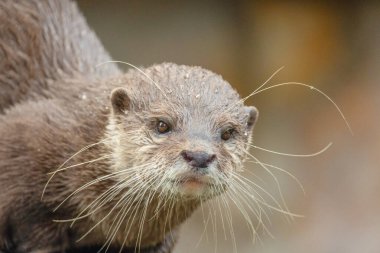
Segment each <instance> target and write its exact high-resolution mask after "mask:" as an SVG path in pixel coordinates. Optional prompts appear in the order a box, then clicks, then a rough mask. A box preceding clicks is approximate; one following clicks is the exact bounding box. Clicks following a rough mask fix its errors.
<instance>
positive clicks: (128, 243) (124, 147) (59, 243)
mask: <svg viewBox="0 0 380 253" xmlns="http://www.w3.org/2000/svg"><path fill="white" fill-rule="evenodd" d="M11 16H12V18H10V17H11ZM1 22H4V23H3V24H5V25H2V26H0V27H1V28H0V29H3V30H1V33H0V34H1V35H0V53H1V54H2V55H1V56H2V61H1V63H0V64H1V66H2V68H1V69H2V70H1V73H0V86H1V94H0V101H1V103H0V106H1V107H0V109H1V110H3V111H5V113H4V114H3V115H2V116H0V171H1V173H0V251H6V252H20V253H21V252H76V251H78V250H94V249H99V248H100V247H101V246H102V245H103V243H105V242H107V238H109V237H107V235H108V232H109V231H110V229H111V232H113V231H115V234H114V237H113V238H112V240H111V241H110V243H109V244H110V247H111V251H112V250H116V251H118V250H119V249H120V248H124V252H133V251H134V250H135V248H136V247H137V248H138V249H139V250H141V252H152V253H153V252H154V253H166V252H171V251H172V248H173V246H174V244H175V241H176V234H177V232H176V231H177V230H178V228H179V225H180V224H181V223H182V222H183V221H184V220H186V219H187V218H188V217H189V216H190V215H191V213H192V212H193V211H194V210H195V209H196V208H197V206H198V205H199V204H200V202H201V201H205V200H207V199H209V198H212V197H214V196H216V195H219V194H221V193H223V192H224V191H225V190H226V189H227V188H228V175H229V173H230V172H231V171H234V170H236V169H238V168H239V167H241V166H242V164H241V163H242V160H243V159H244V157H245V151H246V149H247V147H248V143H249V142H250V140H251V130H252V128H253V125H254V123H255V121H256V119H257V111H256V109H255V108H252V107H245V106H244V105H243V103H242V102H241V101H240V100H239V96H238V94H237V93H236V91H234V90H233V89H232V88H231V86H230V85H229V84H228V83H227V82H225V81H224V80H223V79H222V78H221V77H220V76H218V75H216V74H214V73H212V72H210V71H208V70H205V69H202V68H200V67H189V66H179V65H176V64H171V63H163V64H158V65H154V66H152V67H149V68H146V69H142V71H143V72H144V73H145V74H146V75H147V76H148V77H147V76H144V75H142V74H141V72H139V71H137V70H131V71H129V72H128V73H126V74H123V75H121V74H120V71H119V70H118V69H117V68H116V67H115V66H114V65H112V64H110V65H109V66H107V65H104V66H103V67H100V68H99V69H95V67H94V65H96V63H101V62H104V61H106V60H109V57H108V55H107V53H105V51H104V49H103V48H102V46H101V44H100V43H99V42H98V40H97V39H96V36H95V35H94V34H93V33H92V32H91V31H90V30H89V29H88V28H87V26H86V24H85V22H84V20H83V18H82V16H81V15H80V14H79V12H78V10H77V9H76V7H75V5H74V4H73V3H71V2H69V1H58V0H53V1H37V0H35V1H17V2H15V1H10V0H9V1H8V0H6V1H3V2H1V3H0V23H1ZM27 41H31V43H27ZM159 120H165V121H167V122H168V123H170V125H171V126H172V131H171V132H170V133H168V134H165V135H160V134H158V133H157V131H156V124H157V121H159ZM227 128H234V129H235V132H234V134H233V138H231V140H228V141H223V140H221V139H220V135H221V133H222V132H223V131H225V130H226V129H227ZM93 143H98V144H96V145H95V144H94V145H92V146H91V147H89V148H88V149H85V150H83V151H82V152H81V153H80V154H78V155H77V156H75V157H73V158H72V159H69V160H68V158H70V157H71V156H72V155H73V154H75V153H76V152H77V151H78V150H81V149H82V148H83V147H86V146H87V145H89V144H93ZM183 150H202V151H205V152H209V153H213V154H215V156H216V161H215V162H214V163H213V164H212V165H210V166H209V168H208V169H207V170H203V171H196V172H194V171H193V168H190V167H189V166H188V164H187V163H186V161H184V160H183V159H182V158H181V156H180V155H179V154H180V153H181V151H183ZM66 161H67V163H66V164H65V165H64V167H65V168H66V169H65V170H63V171H59V172H58V173H56V174H54V177H53V178H52V180H51V181H50V182H49V184H48V185H47V188H46V191H45V192H44V196H43V198H42V199H41V194H42V192H43V191H44V186H45V184H46V182H48V180H49V177H50V175H48V173H49V172H52V171H54V170H56V169H57V168H59V166H60V165H62V164H63V163H65V162H66ZM90 161H92V162H90ZM67 166H73V167H67ZM189 173H192V175H197V176H199V177H203V176H207V177H208V179H209V180H210V181H209V183H210V185H211V186H210V187H204V188H205V190H204V191H202V193H199V196H198V195H194V196H193V195H186V194H182V193H181V191H180V189H181V185H182V184H181V180H182V179H183V178H182V176H183V175H187V174H189ZM110 175H112V176H110ZM101 178H103V180H102V181H98V182H97V181H94V184H91V185H88V187H86V188H83V189H81V187H82V186H84V185H86V183H88V182H92V181H93V180H97V179H98V180H99V179H101ZM114 186H120V187H119V188H112V187H114ZM78 189H81V190H80V191H79V190H78ZM110 189H114V191H113V192H112V193H113V195H112V198H109V199H108V201H107V202H104V203H105V204H104V205H100V204H99V203H98V204H99V205H98V206H99V209H96V212H95V211H94V212H93V213H88V209H86V208H87V207H88V206H89V205H91V203H93V201H97V199H99V197H101V196H102V194H104V193H107V191H109V190H110ZM76 191H77V192H76ZM72 193H75V194H74V195H71V194H72ZM107 196H108V195H107ZM57 207H59V208H57ZM80 214H87V216H86V217H84V218H83V219H79V220H77V221H76V223H75V224H74V226H72V227H71V226H70V222H53V220H65V219H72V218H75V217H76V216H77V215H80ZM118 218H120V223H119V224H120V228H118V229H115V230H112V229H113V228H115V223H114V222H115V220H116V221H117V219H118ZM98 223H99V225H98ZM116 223H117V222H116ZM117 224H118V223H117ZM92 228H94V229H93V230H92V231H91V232H90V233H88V235H87V236H85V237H84V238H83V239H82V240H80V241H79V242H76V241H77V240H78V239H80V238H81V236H82V235H84V234H86V233H87V232H88V231H90V230H91V229H92Z"/></svg>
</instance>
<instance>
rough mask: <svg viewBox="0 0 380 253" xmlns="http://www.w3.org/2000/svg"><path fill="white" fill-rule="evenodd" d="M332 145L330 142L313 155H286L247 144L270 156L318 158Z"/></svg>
mask: <svg viewBox="0 0 380 253" xmlns="http://www.w3.org/2000/svg"><path fill="white" fill-rule="evenodd" d="M332 144H333V143H332V142H330V143H329V144H327V145H326V146H325V147H324V148H323V149H321V150H319V151H317V152H315V153H311V154H288V153H283V152H278V151H274V150H270V149H265V148H262V147H259V146H256V145H253V144H249V146H250V147H252V148H255V149H259V150H262V151H265V152H269V153H272V154H276V155H282V156H290V157H313V156H318V155H320V154H322V153H324V152H325V151H326V150H328V149H329V148H330V147H331V145H332Z"/></svg>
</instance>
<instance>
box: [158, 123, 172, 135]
mask: <svg viewBox="0 0 380 253" xmlns="http://www.w3.org/2000/svg"><path fill="white" fill-rule="evenodd" d="M169 131H170V126H169V125H168V124H167V123H165V122H163V121H161V120H160V121H158V123H157V132H158V133H160V134H165V133H167V132H169Z"/></svg>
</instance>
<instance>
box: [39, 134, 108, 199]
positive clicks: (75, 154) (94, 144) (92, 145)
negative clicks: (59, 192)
mask: <svg viewBox="0 0 380 253" xmlns="http://www.w3.org/2000/svg"><path fill="white" fill-rule="evenodd" d="M108 139H110V137H108V138H104V139H103V140H101V141H98V142H96V143H93V144H89V145H87V146H85V147H83V148H81V149H80V150H79V151H77V152H76V153H74V154H73V155H72V156H70V157H69V158H68V159H67V160H66V161H65V162H64V163H62V164H61V165H60V166H59V167H58V169H57V170H56V171H54V172H53V173H52V175H51V176H50V178H49V179H48V181H47V182H46V184H45V186H44V189H43V190H42V194H41V200H42V199H43V197H44V194H45V191H46V188H47V186H48V185H49V183H50V181H51V180H52V179H53V177H54V176H55V174H56V173H57V172H58V171H59V170H60V169H61V168H62V167H63V166H65V164H66V163H68V162H69V161H70V160H71V159H73V158H74V157H76V156H77V155H79V154H80V153H82V152H83V151H86V150H87V149H89V148H91V147H94V146H96V145H99V144H103V143H105V142H106V141H107V140H108ZM48 174H51V173H48Z"/></svg>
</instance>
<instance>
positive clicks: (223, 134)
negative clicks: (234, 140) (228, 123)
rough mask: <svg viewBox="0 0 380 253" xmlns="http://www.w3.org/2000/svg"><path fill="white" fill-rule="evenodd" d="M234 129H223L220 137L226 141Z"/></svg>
mask: <svg viewBox="0 0 380 253" xmlns="http://www.w3.org/2000/svg"><path fill="white" fill-rule="evenodd" d="M234 131H235V130H234V129H232V128H231V129H228V130H226V131H224V132H223V133H222V135H221V138H222V140H224V141H227V140H229V139H230V138H231V137H232V134H233V132H234Z"/></svg>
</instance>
